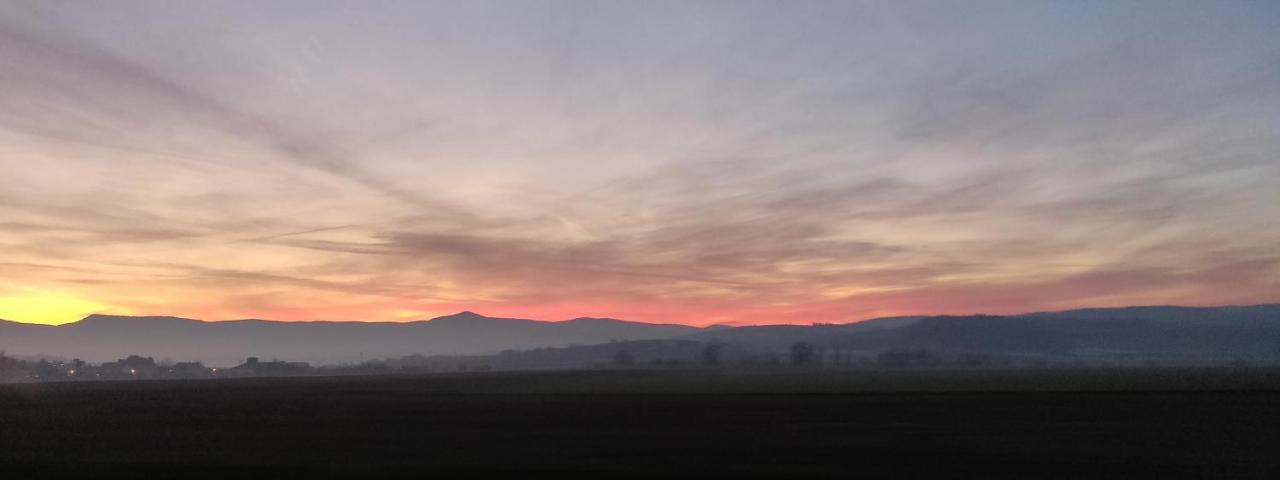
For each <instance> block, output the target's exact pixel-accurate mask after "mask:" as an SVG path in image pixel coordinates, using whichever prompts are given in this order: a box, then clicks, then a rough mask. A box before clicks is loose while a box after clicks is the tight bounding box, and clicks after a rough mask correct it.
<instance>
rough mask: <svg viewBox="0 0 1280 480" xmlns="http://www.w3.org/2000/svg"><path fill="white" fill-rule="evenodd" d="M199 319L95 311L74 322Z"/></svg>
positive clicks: (189, 320)
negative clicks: (138, 315) (109, 313)
mask: <svg viewBox="0 0 1280 480" xmlns="http://www.w3.org/2000/svg"><path fill="white" fill-rule="evenodd" d="M199 321H200V320H192V319H190V318H182V317H168V316H150V317H134V316H129V315H107V314H101V313H95V314H92V315H89V316H87V317H84V318H82V319H80V320H79V321H77V322H74V323H75V324H80V325H88V324H109V323H125V322H130V323H137V322H199Z"/></svg>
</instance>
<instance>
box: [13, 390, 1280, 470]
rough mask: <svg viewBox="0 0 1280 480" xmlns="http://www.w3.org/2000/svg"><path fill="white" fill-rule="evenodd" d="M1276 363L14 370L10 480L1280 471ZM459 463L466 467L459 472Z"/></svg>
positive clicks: (1279, 412)
mask: <svg viewBox="0 0 1280 480" xmlns="http://www.w3.org/2000/svg"><path fill="white" fill-rule="evenodd" d="M1276 379H1277V375H1276V372H1274V371H1252V372H1228V371H1202V370H1170V371H1156V372H1143V371H1119V372H1115V371H1006V372H998V371H997V372H964V371H960V372H911V371H871V372H772V373H732V372H662V371H618V372H609V371H587V372H544V373H536V372H535V373H472V374H436V375H419V376H366V377H304V378H279V379H238V380H204V381H135V382H77V383H44V384H17V385H0V465H3V466H4V469H5V471H8V472H14V473H18V474H20V475H19V476H17V477H6V478H50V477H59V476H68V477H71V476H74V477H78V478H92V477H99V476H106V475H118V474H125V475H137V476H173V477H182V478H214V477H218V478H227V477H239V476H254V477H261V478H317V477H327V476H349V475H370V476H372V475H378V476H383V477H388V476H397V477H422V476H423V475H429V474H441V475H447V476H448V477H459V476H463V477H466V476H475V477H479V476H490V475H495V474H497V475H504V474H509V475H512V476H519V475H523V474H527V473H543V474H555V475H558V476H562V477H567V476H575V477H601V476H621V477H634V478H638V477H654V478H671V477H721V476H726V475H728V476H736V477H752V476H783V475H805V476H810V477H815V478H824V477H843V478H856V477H896V478H903V477H923V476H945V477H957V476H959V477H979V476H981V477H987V478H991V477H1003V478H1098V477H1109V478H1121V477H1124V478H1134V477H1138V476H1142V477H1147V476H1161V477H1181V478H1187V477H1198V478H1280V476H1278V474H1280V454H1278V452H1280V390H1278V389H1276V388H1273V387H1276V386H1277V383H1276ZM446 478H447V477H446Z"/></svg>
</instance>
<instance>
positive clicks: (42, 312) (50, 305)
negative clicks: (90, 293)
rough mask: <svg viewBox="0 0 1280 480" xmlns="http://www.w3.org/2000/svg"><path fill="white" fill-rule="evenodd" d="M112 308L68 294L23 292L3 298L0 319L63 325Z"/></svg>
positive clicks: (0, 305) (0, 298) (0, 300)
mask: <svg viewBox="0 0 1280 480" xmlns="http://www.w3.org/2000/svg"><path fill="white" fill-rule="evenodd" d="M109 309H110V308H109V307H107V306H106V305H103V304H101V303H98V302H95V301H92V300H89V299H87V298H82V297H79V296H76V295H72V294H68V293H64V292H48V291H40V292H23V293H19V294H16V295H10V296H4V297H0V319H5V320H12V321H17V322H26V323H42V324H47V325H60V324H63V323H70V322H74V321H76V320H80V319H81V318H84V317H85V316H87V315H90V314H93V313H99V312H103V311H105V310H109Z"/></svg>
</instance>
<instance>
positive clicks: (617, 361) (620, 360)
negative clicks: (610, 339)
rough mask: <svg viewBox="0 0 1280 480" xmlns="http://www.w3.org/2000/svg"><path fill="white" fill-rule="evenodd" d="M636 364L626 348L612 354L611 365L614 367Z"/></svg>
mask: <svg viewBox="0 0 1280 480" xmlns="http://www.w3.org/2000/svg"><path fill="white" fill-rule="evenodd" d="M635 364H636V359H634V358H631V354H630V353H627V351H626V350H618V352H617V353H615V354H613V366H615V367H631V366H634V365H635Z"/></svg>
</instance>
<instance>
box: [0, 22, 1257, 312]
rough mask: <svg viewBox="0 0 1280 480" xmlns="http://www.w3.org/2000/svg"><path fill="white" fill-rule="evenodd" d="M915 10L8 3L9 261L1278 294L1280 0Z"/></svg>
mask: <svg viewBox="0 0 1280 480" xmlns="http://www.w3.org/2000/svg"><path fill="white" fill-rule="evenodd" d="M925 7H926V6H924V5H896V4H882V5H858V4H838V3H836V4H831V3H823V2H800V3H797V4H795V5H794V6H793V7H789V8H786V9H782V10H778V9H776V8H773V7H771V6H770V5H769V4H767V3H756V2H733V3H723V4H721V3H715V2H713V3H708V4H697V5H692V4H683V3H657V4H649V5H646V6H643V7H641V6H638V5H628V4H622V3H619V4H598V3H596V2H592V3H591V4H589V5H588V4H585V3H579V2H564V3H544V4H536V5H535V4H519V3H506V2H495V3H488V2H476V3H471V4H468V5H436V4H421V3H418V2H405V3H397V2H387V3H384V4H380V5H379V8H374V9H359V10H358V11H351V10H348V9H345V7H343V6H341V5H337V6H318V5H310V4H306V5H304V4H292V3H278V4H272V5H258V4H254V3H250V2H227V3H219V4H216V5H206V6H202V7H201V8H200V9H190V8H183V7H181V6H177V5H167V4H164V3H151V2H142V1H129V2H121V3H119V5H118V8H112V9H99V8H93V7H88V6H77V5H70V4H61V3H56V2H37V3H30V4H23V3H11V4H7V5H5V6H3V7H0V169H3V170H4V171H5V172H7V173H8V175H9V177H10V178H9V179H8V181H6V182H5V183H4V184H3V185H0V272H6V274H7V278H8V279H7V280H0V291H3V292H4V293H6V295H10V296H12V295H20V294H22V292H45V291H56V292H59V294H61V295H72V296H76V297H80V298H85V299H88V300H91V301H92V302H93V303H96V304H102V305H108V306H111V307H112V308H116V309H117V311H120V312H145V313H167V314H178V315H186V316H195V317H211V318H235V317H272V316H278V317H283V318H285V319H308V318H326V319H333V318H342V319H364V320H386V319H409V318H416V317H425V316H430V315H435V314H443V313H450V312H452V311H456V310H462V309H471V310H478V311H482V312H485V313H492V314H505V315H516V316H524V317H537V316H542V317H551V318H567V317H572V316H579V315H590V316H614V317H624V318H633V319H639V320H653V321H679V322H689V323H698V324H709V323H716V322H739V323H763V322H810V321H848V320H855V319H858V318H863V317H867V316H873V315H896V314H912V313H968V312H988V313H1001V312H1016V311H1025V310H1044V309H1052V308H1062V307H1074V306H1089V305H1122V304H1133V303H1181V304H1187V303H1192V304H1213V303H1256V302H1266V301H1276V300H1278V299H1277V298H1275V293H1274V292H1276V291H1280V259H1278V258H1277V256H1276V255H1274V254H1273V253H1271V252H1274V251H1275V250H1276V247H1277V246H1280V216H1277V215H1276V214H1275V213H1276V211H1275V210H1276V205H1280V193H1277V192H1280V190H1277V189H1276V188H1275V185H1277V184H1280V161H1278V160H1277V158H1276V154H1275V152H1277V151H1280V135H1277V132H1276V131H1275V129H1274V128H1272V126H1273V125H1276V124H1280V76H1278V75H1276V72H1277V71H1280V70H1277V69H1276V65H1277V60H1276V59H1280V47H1276V45H1280V42H1276V41H1275V40H1276V39H1277V37H1276V34H1275V32H1276V31H1280V12H1277V9H1275V8H1273V7H1271V6H1269V5H1257V4H1222V5H1215V6H1213V7H1212V8H1211V7H1209V6H1205V5H1200V4H1180V5H1175V6H1168V5H1158V6H1157V5H1142V4H1141V2H1139V4H1133V5H1114V4H1111V3H1109V2H1099V3H1091V2H1080V3H1077V4H1073V5H1053V6H1052V7H1051V8H1050V6H1048V5H1031V4H1027V5H1001V6H1000V7H1001V8H987V9H983V11H984V12H986V13H984V14H982V15H977V14H976V13H975V12H976V10H972V9H968V8H961V7H960V6H956V5H949V4H940V5H928V7H929V8H925ZM637 9H639V10H642V11H637ZM197 10H198V11H197ZM1156 10H1158V12H1157V11H1156ZM854 27H856V28H854ZM477 32H490V34H485V35H480V34H478V33H477ZM33 295H34V293H33ZM51 298H52V297H51ZM4 316H5V312H4V308H3V305H0V317H4ZM64 320H69V319H64Z"/></svg>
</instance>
